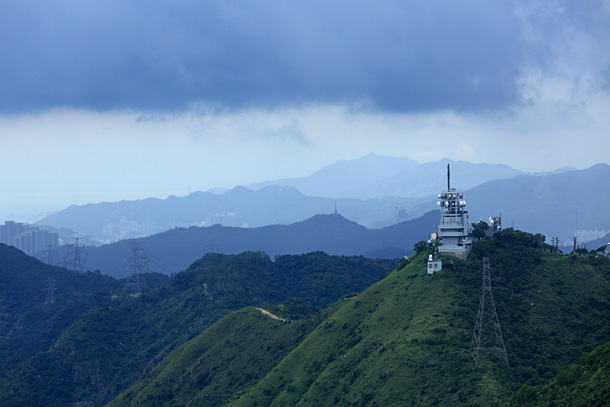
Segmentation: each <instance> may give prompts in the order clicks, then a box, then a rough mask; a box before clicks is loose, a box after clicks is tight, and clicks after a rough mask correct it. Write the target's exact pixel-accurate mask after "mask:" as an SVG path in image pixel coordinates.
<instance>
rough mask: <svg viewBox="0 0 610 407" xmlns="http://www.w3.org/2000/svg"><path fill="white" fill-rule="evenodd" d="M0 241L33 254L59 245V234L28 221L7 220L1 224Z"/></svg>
mask: <svg viewBox="0 0 610 407" xmlns="http://www.w3.org/2000/svg"><path fill="white" fill-rule="evenodd" d="M0 243H4V244H7V245H11V246H15V247H16V248H17V249H19V250H21V251H23V252H24V253H26V254H28V255H30V256H31V255H34V254H36V253H41V252H44V251H45V250H47V248H49V247H57V246H58V245H59V235H58V234H57V233H53V232H49V231H48V230H40V229H39V228H37V227H34V226H31V225H28V224H26V223H18V222H13V221H5V222H4V225H0Z"/></svg>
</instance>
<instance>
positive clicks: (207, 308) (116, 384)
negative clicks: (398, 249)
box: [0, 252, 395, 406]
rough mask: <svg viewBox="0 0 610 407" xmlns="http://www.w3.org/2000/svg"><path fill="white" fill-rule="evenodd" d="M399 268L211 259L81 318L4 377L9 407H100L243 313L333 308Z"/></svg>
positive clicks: (0, 398) (3, 395)
mask: <svg viewBox="0 0 610 407" xmlns="http://www.w3.org/2000/svg"><path fill="white" fill-rule="evenodd" d="M394 266H395V263H393V262H389V261H376V260H370V259H365V258H363V257H338V256H328V255H326V254H324V253H319V252H318V253H310V254H308V255H301V256H281V257H279V258H277V259H276V260H275V262H272V261H271V259H270V258H269V257H268V256H266V255H264V254H262V253H242V254H240V255H235V256H225V255H219V254H209V255H206V256H205V257H204V258H202V259H201V260H199V261H197V262H195V263H194V264H193V265H192V266H191V267H190V268H189V270H187V271H184V272H181V273H178V274H177V275H176V276H174V277H173V278H171V279H170V280H169V281H167V282H166V283H164V284H161V285H160V286H158V287H155V288H153V289H151V290H149V291H148V292H146V293H144V294H142V295H141V296H140V297H138V298H127V299H126V300H121V299H120V298H119V299H117V300H111V296H110V295H108V296H105V297H104V298H105V299H106V300H105V301H106V302H100V303H99V304H98V306H96V307H94V308H91V309H90V310H89V311H87V312H85V313H84V314H83V315H81V316H80V317H79V318H78V319H76V320H75V321H74V322H73V323H72V324H71V325H69V326H68V327H67V328H66V329H65V330H63V332H61V335H59V333H58V334H57V335H56V336H55V337H54V340H53V342H52V344H49V345H47V347H45V349H44V350H40V351H38V352H36V353H35V354H34V355H33V356H32V357H30V358H29V359H27V360H24V361H23V362H21V364H20V365H19V366H17V367H15V368H13V369H12V370H10V371H8V373H7V374H6V375H5V376H3V377H0V405H2V406H17V405H45V406H64V405H67V404H69V403H75V402H85V401H87V402H89V401H90V402H93V403H94V405H101V404H103V403H105V402H107V401H109V400H111V399H112V398H114V397H115V396H116V395H118V394H119V393H120V392H122V391H124V390H125V389H127V388H128V387H129V386H131V385H133V384H134V383H136V381H137V380H139V379H142V378H143V377H144V376H145V375H146V374H147V373H148V372H150V371H151V370H152V368H153V367H154V366H156V365H157V364H158V363H159V362H160V361H161V360H162V359H163V358H164V357H165V356H167V355H168V354H169V353H170V352H171V351H172V350H174V349H175V348H176V347H177V346H179V345H181V344H183V343H184V342H186V341H188V340H190V339H192V338H193V337H195V336H196V335H198V334H199V333H201V332H202V331H203V330H204V329H205V328H207V327H208V326H210V325H211V324H212V323H214V322H216V321H217V320H219V319H220V318H222V317H223V316H225V315H227V314H229V313H231V312H233V311H235V310H238V309H240V308H243V307H246V306H250V305H257V306H263V305H265V304H278V303H281V302H282V301H283V300H284V299H286V298H288V297H294V296H299V297H303V298H306V299H307V300H308V301H309V302H310V303H311V304H314V305H319V306H326V305H328V304H329V303H330V302H333V301H335V300H336V299H337V298H338V297H339V296H340V295H342V294H345V293H348V292H353V291H360V290H362V289H364V288H365V287H367V286H369V285H370V284H372V283H373V282H375V281H378V280H380V279H381V278H383V277H384V276H385V275H387V273H388V272H389V271H390V270H392V269H393V268H394ZM51 345H52V346H51Z"/></svg>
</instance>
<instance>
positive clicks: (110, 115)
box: [0, 0, 610, 221]
mask: <svg viewBox="0 0 610 407" xmlns="http://www.w3.org/2000/svg"><path fill="white" fill-rule="evenodd" d="M0 38H1V41H0V58H1V59H0V151H1V152H2V159H1V160H0V170H1V171H2V177H1V178H0V191H1V192H0V193H1V195H0V204H2V205H3V208H4V209H2V210H0V221H1V220H2V215H4V217H5V218H9V217H10V213H17V212H19V211H21V212H23V208H26V207H28V208H29V207H30V206H31V207H32V208H33V207H34V206H35V207H36V208H37V209H36V210H43V209H44V210H52V209H60V208H62V207H65V206H67V205H68V204H70V203H77V204H83V203H87V202H100V201H116V200H120V199H134V198H143V197H147V196H158V197H161V198H165V197H166V196H167V195H169V194H175V195H186V194H187V193H188V190H189V187H190V188H191V190H193V191H195V190H206V189H208V188H212V187H233V186H236V185H239V184H244V185H245V184H248V183H252V182H256V181H263V180H269V179H275V178H282V177H294V176H306V175H309V174H310V173H311V172H313V171H315V170H317V169H319V168H320V167H322V166H324V165H327V164H330V163H332V162H334V161H336V160H339V159H353V158H357V157H360V156H363V155H366V154H368V153H371V152H375V153H377V154H379V155H392V156H408V157H410V158H413V159H415V160H417V161H420V162H426V161H432V160H438V159H441V158H445V157H448V158H451V159H454V160H468V161H472V162H489V163H505V164H508V165H511V166H513V167H515V168H517V169H521V170H525V171H546V170H552V169H556V168H559V167H564V166H573V167H577V168H586V167H589V166H591V165H593V164H595V163H598V162H608V157H609V156H610V147H609V146H610V142H609V135H610V1H607V0H605V1H602V0H600V1H587V0H580V1H553V0H543V1H536V0H528V1H519V0H515V1H503V0H498V1H489V0H481V1H476V0H463V1H454V0H447V1H434V0H425V1H423V0H421V1H420V0H412V1H408V2H406V1H380V2H371V1H357V0H350V1H332V0H330V1H329V0H325V1H317V0H309V1H299V2H297V1H264V0H262V1H245V0H244V1H232V0H226V1H195V0H190V1H189V0H156V1H143V0H132V1H130V0H120V1H119V0H103V1H102V0H99V1H95V0H91V1H86V2H83V1H80V0H65V1H55V0H50V1H45V2H40V1H28V0H21V1H0ZM19 208H21V209H19ZM28 210H29V209H28ZM11 211H12V212H11ZM9 212H10V213H9Z"/></svg>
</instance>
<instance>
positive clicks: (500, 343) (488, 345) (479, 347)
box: [470, 257, 510, 368]
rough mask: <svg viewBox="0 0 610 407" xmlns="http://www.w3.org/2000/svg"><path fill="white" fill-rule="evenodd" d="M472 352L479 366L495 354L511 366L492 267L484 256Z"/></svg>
mask: <svg viewBox="0 0 610 407" xmlns="http://www.w3.org/2000/svg"><path fill="white" fill-rule="evenodd" d="M470 353H471V354H472V357H473V358H474V363H475V364H476V365H477V366H481V364H482V363H483V362H484V361H485V360H487V359H489V358H490V357H491V356H493V357H496V358H499V359H500V360H501V361H503V362H504V363H506V366H508V368H510V365H509V364H508V356H507V355H506V346H504V338H503V337H502V330H501V329H500V322H499V321H498V313H497V312H496V306H495V304H494V299H493V295H492V294H491V277H490V267H489V259H488V258H487V257H485V258H483V287H482V290H481V301H480V302H479V310H478V312H477V320H476V322H475V325H474V333H473V335H472V343H471V349H470Z"/></svg>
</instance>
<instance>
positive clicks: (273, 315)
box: [256, 307, 292, 322]
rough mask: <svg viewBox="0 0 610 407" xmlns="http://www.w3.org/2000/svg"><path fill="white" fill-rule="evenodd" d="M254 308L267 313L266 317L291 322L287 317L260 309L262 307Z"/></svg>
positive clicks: (264, 313)
mask: <svg viewBox="0 0 610 407" xmlns="http://www.w3.org/2000/svg"><path fill="white" fill-rule="evenodd" d="M256 309H257V310H259V311H260V312H261V313H262V314H263V315H267V316H268V317H270V318H273V319H277V320H278V321H282V322H292V321H290V320H288V319H284V318H280V317H278V316H277V315H275V314H272V313H270V312H269V311H267V310H266V309H262V308H258V307H257V308H256Z"/></svg>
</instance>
